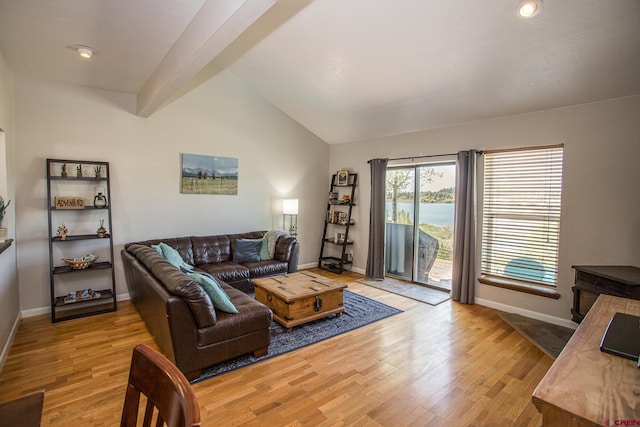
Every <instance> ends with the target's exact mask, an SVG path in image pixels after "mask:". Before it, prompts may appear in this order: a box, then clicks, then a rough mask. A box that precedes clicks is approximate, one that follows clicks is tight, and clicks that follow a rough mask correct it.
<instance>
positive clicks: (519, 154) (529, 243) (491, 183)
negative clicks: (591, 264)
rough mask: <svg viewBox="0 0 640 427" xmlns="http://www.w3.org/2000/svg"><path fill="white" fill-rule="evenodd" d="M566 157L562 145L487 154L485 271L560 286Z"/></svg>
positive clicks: (500, 275) (483, 241)
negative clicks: (563, 176) (561, 206)
mask: <svg viewBox="0 0 640 427" xmlns="http://www.w3.org/2000/svg"><path fill="white" fill-rule="evenodd" d="M562 158H563V147H562V146H554V147H545V148H533V149H524V150H514V151H501V152H493V153H491V152H486V153H485V169H484V208H483V224H482V265H481V271H482V274H483V275H489V276H494V277H498V278H500V279H508V280H513V281H514V282H520V281H522V282H524V283H523V284H524V285H527V284H535V285H548V286H555V285H556V283H557V273H558V239H559V235H560V203H561V202H560V199H561V193H562ZM483 283H486V282H484V281H483Z"/></svg>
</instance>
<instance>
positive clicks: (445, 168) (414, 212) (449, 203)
mask: <svg viewBox="0 0 640 427" xmlns="http://www.w3.org/2000/svg"><path fill="white" fill-rule="evenodd" d="M454 185H455V164H454V163H437V164H429V165H422V166H411V167H390V168H388V169H387V181H386V236H385V272H386V274H388V275H391V276H399V277H401V278H404V279H408V280H411V281H413V282H418V283H421V284H427V285H430V286H435V287H438V288H442V289H447V290H450V289H451V270H452V244H453V211H454Z"/></svg>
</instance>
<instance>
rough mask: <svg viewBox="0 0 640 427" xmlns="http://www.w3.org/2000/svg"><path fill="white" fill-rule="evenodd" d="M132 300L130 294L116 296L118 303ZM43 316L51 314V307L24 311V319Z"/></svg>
mask: <svg viewBox="0 0 640 427" xmlns="http://www.w3.org/2000/svg"><path fill="white" fill-rule="evenodd" d="M130 299H131V295H129V294H128V293H126V294H118V295H116V301H127V300H130ZM41 314H51V307H49V306H47V307H40V308H32V309H29V310H22V317H23V318H27V317H33V316H39V315H41Z"/></svg>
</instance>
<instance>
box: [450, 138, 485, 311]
mask: <svg viewBox="0 0 640 427" xmlns="http://www.w3.org/2000/svg"><path fill="white" fill-rule="evenodd" d="M480 155H481V153H480V152H478V151H477V150H469V151H460V152H459V153H458V164H457V167H456V206H455V214H454V221H455V226H454V227H455V228H454V230H455V236H454V240H453V280H452V283H451V299H453V300H454V301H460V302H462V303H465V304H473V303H474V301H475V289H476V288H475V282H476V277H475V276H476V271H475V265H476V230H477V218H478V216H477V197H476V195H477V191H476V174H477V170H478V166H477V163H478V158H479V157H480Z"/></svg>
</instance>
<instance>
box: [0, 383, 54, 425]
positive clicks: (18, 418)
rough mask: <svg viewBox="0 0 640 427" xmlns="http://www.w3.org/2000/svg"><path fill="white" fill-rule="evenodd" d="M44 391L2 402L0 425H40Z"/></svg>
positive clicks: (0, 405) (0, 404) (0, 406)
mask: <svg viewBox="0 0 640 427" xmlns="http://www.w3.org/2000/svg"><path fill="white" fill-rule="evenodd" d="M43 402H44V392H42V391H41V392H39V393H35V394H30V395H29V396H25V397H21V398H19V399H15V400H11V401H9V402H3V403H0V427H5V426H6V427H9V426H11V427H15V426H21V427H39V426H40V419H41V418H42V403H43Z"/></svg>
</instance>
